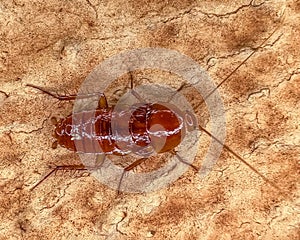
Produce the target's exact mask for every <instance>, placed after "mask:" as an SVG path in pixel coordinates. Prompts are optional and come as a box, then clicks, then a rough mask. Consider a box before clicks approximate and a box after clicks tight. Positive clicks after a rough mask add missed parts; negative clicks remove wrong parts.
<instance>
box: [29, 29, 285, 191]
mask: <svg viewBox="0 0 300 240" xmlns="http://www.w3.org/2000/svg"><path fill="white" fill-rule="evenodd" d="M274 33H275V31H274V32H273V33H272V34H271V35H270V36H269V37H268V38H267V39H266V40H264V41H263V43H262V44H261V45H260V46H259V47H258V48H260V47H262V46H263V45H264V44H265V42H266V41H268V40H269V39H270V38H271V36H272V35H273V34H274ZM258 48H257V49H258ZM256 51H257V50H256V49H255V50H254V51H253V52H252V53H251V54H250V55H249V56H248V57H247V58H245V60H244V61H242V62H241V63H240V64H239V65H238V66H237V67H236V68H235V69H234V70H233V72H231V73H230V74H229V75H228V76H227V77H226V78H225V79H224V80H223V81H222V82H221V83H220V84H219V85H218V86H217V88H218V87H219V86H220V85H221V84H222V83H223V82H225V81H226V80H227V79H228V78H229V77H230V76H232V74H233V73H234V72H236V71H237V70H238V69H239V68H240V67H241V66H242V65H243V64H244V63H245V62H246V61H247V60H248V59H249V58H250V57H251V56H252V55H253V54H254V53H255V52H256ZM27 86H29V87H33V88H36V89H38V90H40V91H42V92H44V93H46V94H48V95H51V96H52V97H55V98H57V99H59V100H74V99H76V96H75V95H72V96H60V95H56V94H53V93H51V92H49V91H47V90H45V89H44V88H41V87H38V86H35V85H31V84H27ZM215 90H216V89H215ZM131 91H132V93H133V95H134V96H135V97H136V98H138V99H139V100H140V104H137V105H136V106H134V110H133V111H132V112H131V115H130V118H129V124H128V125H127V126H124V127H125V128H126V127H127V128H128V129H127V131H129V133H130V136H129V137H130V140H126V138H125V140H124V141H123V144H124V145H125V146H126V145H130V144H131V143H132V142H133V143H134V147H137V148H138V147H147V146H151V147H152V149H153V150H154V151H155V152H156V153H165V152H171V153H172V154H174V155H176V154H177V153H176V151H175V148H176V147H177V146H178V145H179V144H180V143H181V141H182V139H183V138H184V136H185V125H186V124H187V123H186V121H187V120H186V115H185V113H183V112H181V111H180V109H178V108H177V107H176V106H174V105H173V104H170V103H160V102H157V103H145V102H144V101H143V99H142V98H141V97H140V96H139V95H138V94H137V93H136V92H135V91H134V90H133V80H132V78H131ZM207 97H209V95H208V96H206V98H207ZM113 108H114V107H113V106H112V107H109V106H108V103H107V100H106V97H105V95H104V94H103V93H101V96H100V99H99V102H98V107H97V109H96V110H95V111H92V112H89V111H84V112H81V113H79V114H80V115H81V116H80V117H81V118H82V119H84V120H83V121H84V125H85V126H84V128H85V129H86V130H81V134H78V131H77V129H78V128H83V126H82V125H81V126H80V124H79V125H75V124H73V123H72V118H74V117H75V118H76V116H74V114H73V115H70V116H68V117H66V118H64V119H61V120H59V121H57V120H56V119H55V118H52V122H53V123H54V125H55V131H54V137H55V138H56V142H55V144H54V147H55V145H57V144H59V145H61V146H63V147H65V148H67V149H69V150H72V151H76V152H83V153H101V154H104V155H118V156H123V155H127V154H129V153H130V151H128V149H127V150H123V148H120V147H119V146H118V144H116V140H115V137H114V135H113V133H112V126H111V119H112V117H113V114H114V113H113ZM75 114H76V113H75ZM122 114H124V113H122ZM122 114H121V115H122ZM157 125H160V126H163V129H164V130H163V131H162V130H161V129H160V128H159V129H156V128H155V126H157ZM198 127H199V129H200V131H202V132H204V133H206V134H207V135H209V136H210V137H211V138H213V139H214V140H215V141H217V142H219V143H220V144H222V145H223V147H224V149H226V150H227V151H228V152H229V153H230V154H232V155H233V156H234V157H236V158H237V159H239V160H240V161H241V162H243V163H244V164H246V165H247V166H248V167H249V168H250V169H251V170H253V171H254V172H255V173H256V174H258V175H259V176H260V177H261V178H262V179H263V180H264V181H266V182H267V183H269V184H270V185H271V186H273V187H274V188H276V189H278V190H279V191H282V190H281V189H280V188H279V187H278V186H277V185H276V184H274V183H273V182H271V181H270V180H268V179H267V178H266V177H265V176H263V175H262V174H261V173H260V172H259V171H257V170H256V169H255V168H254V167H253V166H252V165H250V164H249V163H248V162H246V161H245V160H244V159H243V158H242V157H241V156H239V155H238V154H237V153H236V152H234V151H233V150H232V149H231V148H230V147H229V146H227V145H226V144H223V143H222V142H221V141H220V140H219V139H218V138H217V137H216V136H214V135H212V134H211V133H210V132H209V131H208V130H206V129H205V128H203V127H202V126H200V125H198ZM127 139H128V138H127ZM126 141H127V142H126ZM131 150H132V149H131ZM146 158H147V157H144V158H141V159H138V160H136V161H134V162H133V163H131V164H130V165H129V166H127V167H125V168H124V171H123V173H125V172H127V171H130V170H132V169H133V168H135V167H136V166H138V165H140V164H141V163H142V162H144V161H145V159H146ZM177 158H178V159H179V161H181V162H183V163H186V164H188V165H189V166H191V167H192V168H193V169H194V170H196V171H198V168H197V167H195V166H194V165H192V164H190V163H187V162H185V161H184V159H183V158H181V157H180V156H177ZM58 170H87V168H86V167H85V166H84V165H62V166H56V167H55V168H53V169H52V171H51V172H50V173H48V174H47V175H46V176H45V177H43V178H42V179H41V180H40V181H39V182H38V183H36V184H35V185H34V186H33V187H32V188H31V189H34V188H36V187H37V186H38V185H39V184H40V183H42V182H43V181H44V180H45V179H46V178H47V177H49V176H50V175H51V174H52V173H54V172H56V171H58ZM122 176H123V175H122ZM121 181H122V177H121V179H120V184H121ZM119 187H120V185H119Z"/></svg>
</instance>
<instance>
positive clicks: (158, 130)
mask: <svg viewBox="0 0 300 240" xmlns="http://www.w3.org/2000/svg"><path fill="white" fill-rule="evenodd" d="M103 98H105V97H104V96H103V97H102V99H100V104H99V105H100V107H99V108H98V109H96V110H95V111H83V112H80V113H75V114H72V115H70V116H68V117H67V118H64V119H61V120H60V121H58V122H57V123H56V124H55V125H56V128H55V131H54V137H55V138H56V139H57V142H58V144H60V145H61V146H63V147H65V148H67V149H69V150H72V151H76V152H83V153H104V154H114V155H126V154H128V153H129V152H131V151H130V150H134V149H136V148H137V147H147V146H151V147H152V148H153V150H154V151H155V152H157V153H163V152H168V151H170V150H172V149H174V148H175V147H176V146H178V145H179V144H180V142H181V141H182V138H183V137H184V134H185V130H184V121H183V118H182V116H180V115H179V114H180V111H179V110H178V109H177V108H176V107H175V106H173V105H171V104H166V103H145V104H138V105H137V106H135V109H134V110H124V111H121V112H115V111H114V108H113V107H108V106H107V104H106V99H103ZM101 102H102V103H103V102H105V104H104V105H102V106H101ZM128 114H130V116H129V121H128V122H127V121H126V118H125V117H124V116H126V115H128ZM74 119H79V121H75V123H74ZM114 119H116V121H117V122H118V123H121V124H122V125H123V126H118V130H119V132H121V131H122V129H120V127H121V128H122V127H123V128H124V132H125V133H126V128H127V132H128V133H129V134H128V135H126V136H124V135H123V136H122V137H119V138H118V139H116V136H115V134H114V133H113V130H112V121H113V120H114ZM123 119H124V121H123Z"/></svg>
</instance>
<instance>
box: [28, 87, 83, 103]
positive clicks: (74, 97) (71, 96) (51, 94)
mask: <svg viewBox="0 0 300 240" xmlns="http://www.w3.org/2000/svg"><path fill="white" fill-rule="evenodd" d="M26 86H28V87H32V88H35V89H38V90H40V91H42V92H43V93H46V94H48V95H50V96H51V97H53V98H56V99H58V100H61V101H63V100H66V101H69V100H75V99H76V97H77V95H69V96H66V95H58V94H55V93H52V92H50V91H48V90H46V89H44V88H42V87H39V86H35V85H32V84H26Z"/></svg>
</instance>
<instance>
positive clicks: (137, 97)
mask: <svg viewBox="0 0 300 240" xmlns="http://www.w3.org/2000/svg"><path fill="white" fill-rule="evenodd" d="M129 74H130V93H131V94H132V95H133V96H135V97H136V99H137V100H139V101H140V102H141V103H144V102H146V101H145V99H143V98H142V97H141V96H140V94H138V93H137V92H136V91H135V90H134V89H133V88H134V85H133V76H132V72H129Z"/></svg>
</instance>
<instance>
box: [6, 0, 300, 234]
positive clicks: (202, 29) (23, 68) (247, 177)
mask: <svg viewBox="0 0 300 240" xmlns="http://www.w3.org/2000/svg"><path fill="white" fill-rule="evenodd" d="M272 33H273V35H272ZM268 38H269V39H268ZM299 43H300V1H292V0H287V1H284V0H279V1H275V0H273V1H259V0H258V1H255V0H253V1H250V0H239V1H219V0H213V1H199V0H198V1H195V0H183V1H175V0H170V1H159V0H150V1H132V0H130V1H120V0H116V1H106V0H105V1H99V0H71V1H59V0H49V1H38V0H35V1H29V0H23V1H22V0H2V1H1V2H0V80H1V81H0V106H1V108H0V111H1V115H0V142H1V151H0V159H1V161H0V163H1V165H0V171H1V175H0V187H1V191H0V215H1V223H0V239H31V240H33V239H148V238H149V239H209V240H212V239H249V240H250V239H268V240H272V239H290V240H292V239H299V238H300V236H299V218H300V217H299V156H300V143H299V140H300V137H299V136H300V130H299V120H300V119H299V113H300V110H299V109H300V101H299V96H300V90H299V89H300V57H299V56H300V46H299ZM143 47H163V48H167V49H173V50H177V51H178V52H180V53H183V54H185V55H187V56H189V57H191V58H192V59H194V60H195V61H196V62H197V63H199V64H200V65H201V66H202V67H203V68H204V69H205V70H207V72H208V73H209V75H210V76H211V78H212V79H213V81H214V83H215V84H216V85H218V84H219V87H218V91H219V93H220V94H221V96H222V99H223V102H224V106H225V111H226V119H227V125H226V131H227V135H226V144H227V145H228V146H230V147H231V148H232V149H233V150H234V151H235V152H236V153H238V154H239V155H240V156H242V157H243V158H244V159H245V160H246V161H247V162H249V163H251V164H252V165H253V166H254V167H255V168H256V169H257V170H259V171H260V172H261V173H262V174H263V175H264V176H266V177H267V178H268V179H269V180H270V181H271V182H273V183H275V184H276V185H277V186H278V187H279V188H280V189H281V190H279V189H276V188H274V187H273V186H271V185H270V184H269V183H267V182H266V181H264V180H263V179H262V178H261V177H260V176H258V175H257V174H256V173H255V172H253V171H252V170H251V169H249V168H248V167H247V166H246V165H245V164H243V163H242V162H241V161H240V160H238V159H237V158H236V157H234V156H233V155H232V154H230V153H229V152H228V151H226V150H223V152H222V154H221V156H220V158H219V160H218V162H217V164H216V165H214V167H213V169H212V171H211V172H210V173H209V175H208V176H207V177H205V178H204V179H201V178H199V177H198V175H197V174H196V173H195V171H193V169H192V168H190V169H189V170H188V171H187V172H186V173H185V174H183V175H182V176H181V177H180V178H179V179H178V180H177V181H175V182H173V183H171V184H170V185H168V186H167V187H166V188H163V189H160V190H158V191H156V192H150V193H140V194H133V193H121V194H120V195H118V196H116V191H115V190H114V189H111V188H109V187H108V186H106V185H105V184H102V183H100V182H99V181H97V180H96V179H95V178H94V177H92V176H87V175H86V174H85V175H84V174H81V173H74V172H72V173H70V172H63V173H59V172H58V173H57V174H56V175H52V176H50V177H49V178H48V179H47V180H46V181H44V182H43V183H42V184H40V185H39V186H38V187H37V188H35V189H34V190H32V191H31V190H30V188H31V187H32V186H33V185H34V184H35V183H37V182H38V181H39V180H40V179H41V178H42V177H43V175H44V174H45V173H47V172H48V171H49V166H53V165H62V164H79V163H80V158H79V157H78V155H77V154H76V153H73V152H71V151H68V150H66V149H64V148H62V147H58V148H57V149H52V148H51V144H52V142H53V141H54V139H53V137H52V132H53V128H54V127H53V125H52V123H51V121H50V118H51V117H52V116H56V117H59V118H61V117H65V116H68V115H69V114H70V113H71V112H72V107H73V102H60V101H58V100H57V99H54V98H52V97H50V96H48V95H46V94H43V93H41V92H40V91H38V90H36V89H33V88H30V87H27V86H26V84H34V85H38V86H42V87H44V88H46V89H49V90H51V91H54V92H58V93H61V94H74V93H76V92H77V91H78V89H79V87H80V85H81V83H82V82H83V81H84V80H85V78H86V76H87V75H88V74H89V72H91V70H92V69H93V68H94V67H95V66H97V65H98V64H100V63H101V62H102V61H103V60H105V59H107V58H109V57H111V56H113V55H115V54H118V53H119V52H122V51H126V50H131V49H136V48H143ZM253 52H254V54H252V53H253ZM250 54H252V55H251V57H250V58H249V59H248V60H247V61H246V62H245V63H243V64H242V66H241V67H240V68H239V69H238V70H237V71H235V72H234V74H232V76H230V77H229V78H226V76H228V75H229V74H230V73H231V72H232V71H234V69H235V68H236V67H237V66H239V64H241V63H242V61H243V60H244V59H246V58H247V57H248V56H249V55H250ZM133 75H134V78H135V83H136V84H137V85H140V84H145V83H146V82H147V81H148V82H150V83H151V82H152V83H153V82H155V81H156V80H155V79H162V80H161V81H162V82H163V83H164V84H167V85H170V86H173V87H174V88H177V89H179V88H180V90H181V93H182V94H184V95H186V96H187V99H190V102H191V104H192V105H193V106H194V108H195V112H196V114H197V117H198V118H199V122H201V123H203V126H205V127H206V128H207V129H209V123H210V122H209V116H207V114H204V113H205V110H203V111H202V110H201V109H205V107H204V106H199V104H198V103H199V102H200V101H201V96H200V95H199V96H198V95H197V94H196V93H195V94H193V91H194V89H193V87H192V86H188V85H187V84H183V85H182V84H181V82H180V81H181V80H179V79H178V78H176V77H174V76H172V75H171V74H168V73H165V72H153V71H152V72H151V71H148V72H147V71H136V72H134V73H133ZM155 76H156V77H155ZM157 76H161V77H160V78H159V77H157ZM174 79H175V80H174ZM176 79H177V80H176ZM224 79H225V81H224ZM128 88H129V85H128V76H123V77H120V78H119V79H117V80H116V81H115V82H114V83H113V84H112V85H111V86H110V89H108V90H107V91H108V93H107V96H108V100H109V102H110V104H113V103H114V102H115V101H116V100H117V99H118V97H120V96H121V95H122V94H123V93H124V91H126V90H127V89H128ZM124 89H125V90H124ZM191 95H193V96H191ZM201 138H202V140H201V142H200V145H199V150H198V153H197V157H196V158H195V161H194V164H195V165H196V166H198V167H200V166H201V162H202V160H203V157H204V156H205V151H207V147H208V145H209V142H210V141H211V139H210V137H208V136H207V135H205V134H202V135H201ZM185 154H186V156H188V154H189V153H188V152H186V153H185ZM168 157H169V155H168V154H165V155H163V156H157V159H156V160H157V161H159V160H166V159H167V158H168ZM164 158H165V159H164ZM117 159H118V158H117ZM154 160H155V158H154V159H153V161H154ZM147 164H148V165H149V166H148V165H147ZM150 165H151V164H149V163H147V162H146V163H145V164H142V165H141V166H139V167H137V169H135V171H147V169H149V168H148V167H151V166H150ZM152 167H153V166H152ZM154 167H155V166H154ZM297 212H298V215H297Z"/></svg>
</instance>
